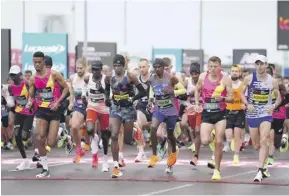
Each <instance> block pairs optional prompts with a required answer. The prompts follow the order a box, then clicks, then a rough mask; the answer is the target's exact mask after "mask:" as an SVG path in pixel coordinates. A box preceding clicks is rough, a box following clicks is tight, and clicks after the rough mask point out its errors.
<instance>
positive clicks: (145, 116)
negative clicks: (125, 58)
mask: <svg viewBox="0 0 289 196" xmlns="http://www.w3.org/2000/svg"><path fill="white" fill-rule="evenodd" d="M149 68H150V66H149V61H148V60H147V59H140V62H139V69H140V72H141V74H140V75H139V77H138V79H139V81H140V83H141V84H142V86H143V88H144V89H145V90H146V93H147V94H146V96H145V97H143V98H141V99H139V100H138V102H137V105H136V112H137V120H136V122H135V129H136V130H135V132H136V134H135V138H134V139H135V141H136V143H137V151H138V155H137V157H136V158H135V162H141V161H142V160H143V159H144V158H145V153H144V147H145V141H144V135H143V132H144V129H148V128H149V126H150V122H151V119H152V114H151V112H150V111H149V110H148V109H147V107H148V97H149V92H150V85H149V78H150V74H149Z"/></svg>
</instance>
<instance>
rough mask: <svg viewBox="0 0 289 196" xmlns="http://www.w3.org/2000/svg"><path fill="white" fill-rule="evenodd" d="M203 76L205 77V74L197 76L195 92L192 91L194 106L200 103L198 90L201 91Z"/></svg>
mask: <svg viewBox="0 0 289 196" xmlns="http://www.w3.org/2000/svg"><path fill="white" fill-rule="evenodd" d="M205 75H206V73H202V74H201V75H200V76H199V79H198V82H197V85H196V88H195V91H194V96H195V104H196V105H199V103H200V102H199V100H200V90H201V89H202V86H203V81H204V78H205Z"/></svg>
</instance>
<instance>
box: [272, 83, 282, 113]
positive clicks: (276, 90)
mask: <svg viewBox="0 0 289 196" xmlns="http://www.w3.org/2000/svg"><path fill="white" fill-rule="evenodd" d="M272 84H273V89H272V91H273V93H274V95H275V97H276V101H275V104H274V109H275V108H276V106H278V105H280V103H281V101H282V100H281V96H280V91H279V84H278V81H277V80H276V79H275V78H273V80H272Z"/></svg>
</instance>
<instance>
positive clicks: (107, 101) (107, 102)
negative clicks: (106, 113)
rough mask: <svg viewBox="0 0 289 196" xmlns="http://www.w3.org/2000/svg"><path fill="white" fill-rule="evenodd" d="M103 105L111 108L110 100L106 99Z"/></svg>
mask: <svg viewBox="0 0 289 196" xmlns="http://www.w3.org/2000/svg"><path fill="white" fill-rule="evenodd" d="M104 103H105V105H106V106H107V107H111V100H110V99H106V100H105V101H104Z"/></svg>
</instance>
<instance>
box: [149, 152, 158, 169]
mask: <svg viewBox="0 0 289 196" xmlns="http://www.w3.org/2000/svg"><path fill="white" fill-rule="evenodd" d="M158 161H159V158H158V156H156V155H153V156H151V160H150V162H149V165H148V167H149V168H152V167H154V166H155V165H156V164H157V162H158Z"/></svg>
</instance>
